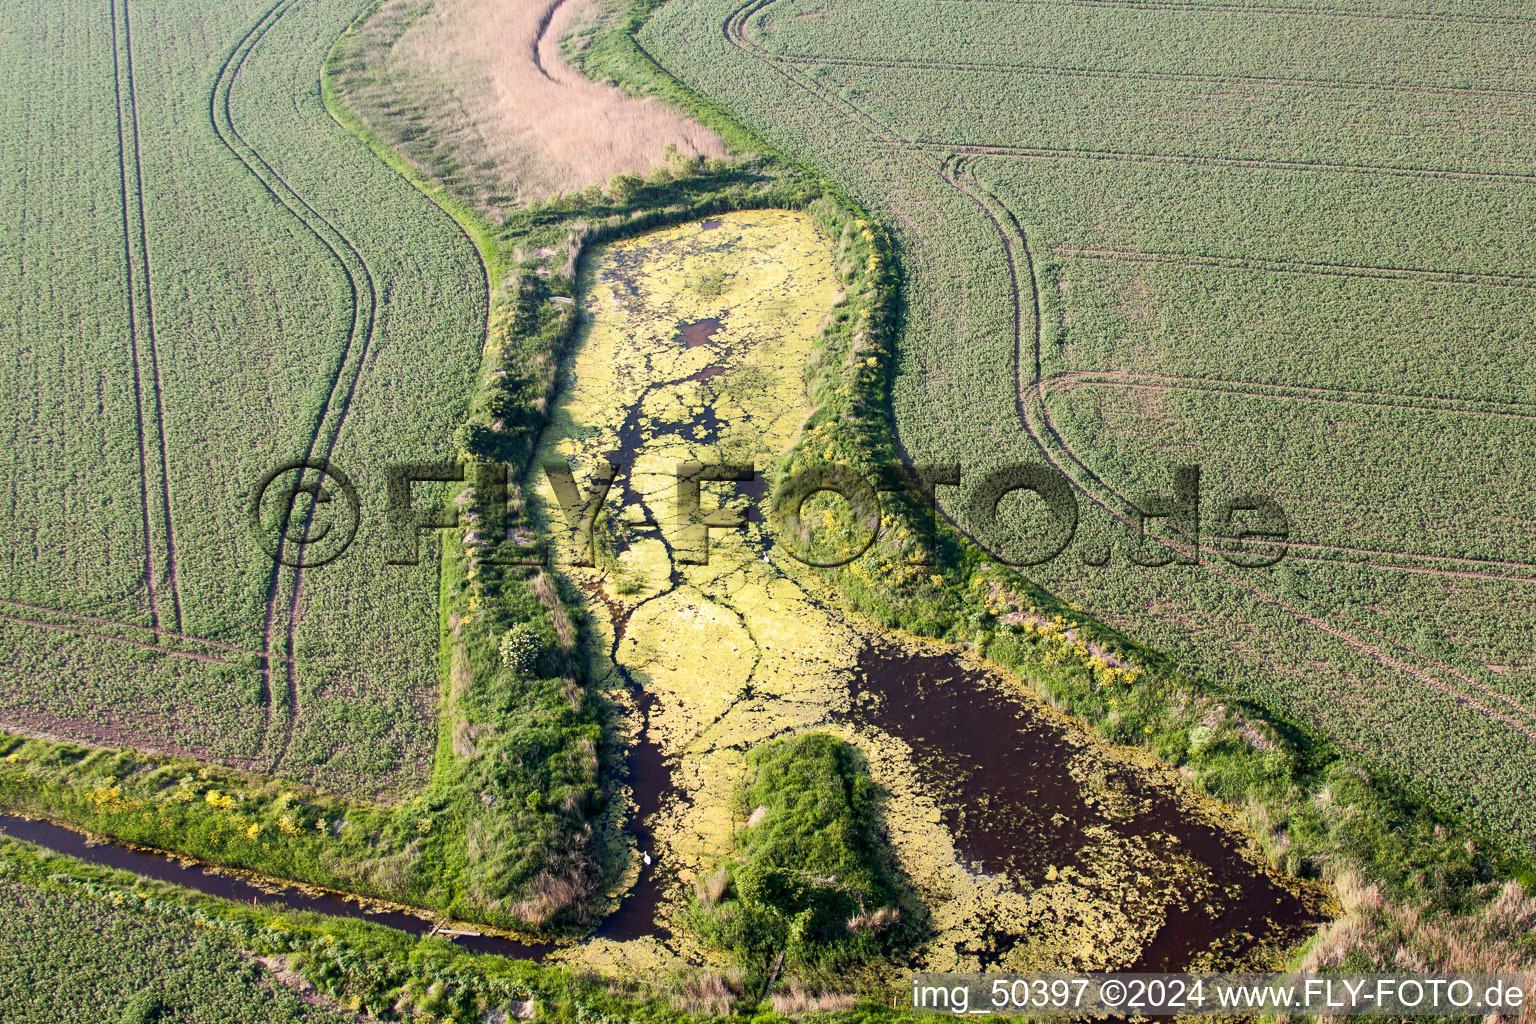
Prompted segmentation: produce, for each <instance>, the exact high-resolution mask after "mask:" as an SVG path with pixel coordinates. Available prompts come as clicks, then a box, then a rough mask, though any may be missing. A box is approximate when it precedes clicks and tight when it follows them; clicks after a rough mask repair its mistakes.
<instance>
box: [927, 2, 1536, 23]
mask: <svg viewBox="0 0 1536 1024" xmlns="http://www.w3.org/2000/svg"><path fill="white" fill-rule="evenodd" d="M942 2H948V3H976V2H978V0H942ZM981 2H991V3H1002V4H1016V5H1018V6H1021V7H1024V6H1029V7H1035V6H1039V7H1085V8H1102V9H1104V10H1116V11H1154V12H1163V11H1178V12H1185V11H1187V12H1190V13H1194V14H1203V13H1206V12H1209V13H1211V14H1284V15H1295V16H1300V17H1306V18H1350V19H1360V20H1364V21H1423V22H1430V23H1434V24H1446V25H1529V24H1531V23H1532V21H1536V19H1532V18H1519V17H1514V16H1509V15H1505V16H1500V15H1493V14H1433V13H1431V12H1428V11H1371V10H1364V9H1354V10H1351V9H1349V8H1345V7H1297V6H1292V5H1286V4H1239V3H1220V2H1217V3H1182V2H1180V0H1145V2H1143V0H981Z"/></svg>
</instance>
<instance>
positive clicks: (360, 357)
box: [209, 0, 378, 774]
mask: <svg viewBox="0 0 1536 1024" xmlns="http://www.w3.org/2000/svg"><path fill="white" fill-rule="evenodd" d="M299 2H300V0H277V2H276V3H275V4H273V5H272V6H271V7H269V8H268V9H267V11H266V12H265V13H264V14H263V15H262V16H261V17H260V18H259V19H258V20H257V21H256V23H255V24H254V25H252V26H251V28H250V29H249V30H248V31H247V32H246V34H245V35H244V36H242V37H241V38H240V40H239V41H238V42H236V43H235V45H234V47H233V48H232V49H231V50H230V52H229V54H228V55H227V56H226V57H225V59H224V63H223V64H222V65H221V66H220V68H219V73H218V75H217V77H216V79H215V82H214V87H213V91H212V93H211V94H210V95H209V119H210V120H211V121H212V124H213V129H214V131H215V133H216V134H217V135H218V137H219V140H220V141H221V142H223V143H224V145H225V147H226V148H227V149H229V151H230V152H231V153H232V154H234V156H235V158H236V159H237V160H239V161H240V163H241V164H243V165H244V166H245V168H246V170H248V171H249V172H250V174H251V176H252V177H254V178H255V179H256V180H257V182H258V183H260V184H261V186H262V187H263V188H264V189H265V190H266V191H267V193H268V194H269V195H270V196H271V197H272V199H273V200H274V201H275V202H276V203H278V204H279V205H280V206H282V207H284V208H285V209H286V210H287V211H288V212H289V214H291V215H292V216H293V218H294V219H295V220H297V221H298V222H299V223H300V224H302V225H304V227H305V228H307V229H308V230H309V232H310V233H311V234H313V235H314V236H315V238H316V239H317V240H319V242H320V244H321V245H323V246H324V247H325V248H326V250H328V251H329V252H330V254H331V256H332V257H333V258H334V259H335V261H336V263H337V265H338V267H340V269H341V272H342V275H343V277H344V278H345V279H346V282H347V287H348V290H349V292H350V298H351V323H350V325H349V326H348V328H347V331H346V340H345V342H344V343H343V345H342V347H341V350H340V352H339V355H338V358H337V361H336V369H335V371H334V372H333V373H332V374H331V378H330V382H329V386H328V390H327V393H326V397H325V401H324V402H323V403H322V404H321V406H320V409H319V411H318V414H317V415H316V418H315V426H314V430H313V431H312V432H311V434H310V438H309V441H308V443H307V445H306V447H305V449H304V452H303V458H304V459H311V458H315V457H316V455H317V452H318V453H319V457H320V458H322V459H325V460H327V461H328V460H329V459H330V456H331V455H332V453H333V452H334V451H335V448H336V444H337V442H338V440H339V439H340V437H341V428H342V425H343V423H344V421H345V419H346V415H347V411H348V409H349V408H350V406H351V402H352V398H353V396H354V395H355V394H356V391H357V383H358V380H359V378H360V377H361V376H362V370H363V366H364V364H365V362H366V359H367V355H368V348H369V345H370V343H371V342H372V339H373V331H374V318H375V314H376V311H377V305H378V292H377V287H376V285H375V282H374V279H373V275H372V273H371V272H370V271H369V269H368V264H367V261H366V260H364V259H363V256H362V253H361V252H359V251H358V249H357V247H356V246H355V245H354V244H353V243H352V241H351V239H349V238H348V237H347V236H346V235H345V234H344V233H342V232H341V230H340V229H338V228H337V227H336V226H335V225H334V224H332V223H331V222H330V221H329V220H328V219H326V217H325V216H323V215H322V214H321V213H320V212H319V211H317V210H316V209H315V208H314V207H313V206H311V205H310V204H309V203H308V202H307V201H306V200H305V199H304V197H303V196H301V195H300V194H299V193H298V192H297V191H296V190H295V189H294V188H293V187H292V186H291V185H290V184H289V183H288V181H287V180H286V179H285V178H283V176H282V175H281V174H279V173H278V172H277V170H276V169H274V168H273V167H272V165H271V164H269V163H268V162H267V161H266V159H265V158H264V157H262V155H261V153H260V151H258V150H257V149H256V148H255V147H254V146H252V145H251V144H250V143H249V142H247V141H246V139H245V137H244V136H243V135H242V134H241V133H240V130H239V129H238V128H237V127H236V125H235V121H234V116H233V112H232V110H231V103H230V95H231V93H232V91H233V89H234V83H235V80H236V79H237V78H238V76H239V74H240V71H241V69H242V68H243V67H244V66H245V61H246V59H247V58H248V57H249V56H250V55H251V53H252V52H253V51H254V50H255V49H256V47H257V45H258V44H259V43H260V42H261V40H262V39H263V38H264V37H265V36H266V34H267V32H268V31H270V30H271V28H272V26H273V25H275V24H277V22H278V21H279V20H280V19H281V18H282V17H283V15H285V14H286V13H288V11H290V10H291V9H292V8H293V7H294V6H295V5H296V4H297V3H299ZM349 363H350V364H353V367H352V370H351V372H350V374H348V372H347V368H348V364H349ZM343 377H346V378H347V379H346V382H345V384H343ZM338 391H339V392H341V396H340V401H339V402H338V401H337V394H338ZM333 414H334V415H333ZM328 420H333V423H332V424H331V427H330V430H329V432H328V436H327V437H326V438H325V440H324V441H322V439H321V436H322V434H327V430H326V426H327V421H328ZM303 479H304V473H303V472H300V474H299V479H298V481H296V482H295V492H294V493H297V487H298V485H299V484H302V482H303ZM314 504H315V503H314V502H311V503H310V504H309V506H308V509H307V511H306V512H305V514H304V517H303V521H302V523H301V528H300V530H299V533H298V535H299V536H300V537H305V536H307V534H308V530H309V526H310V523H311V521H312V518H313V515H314ZM291 512H292V501H289V502H288V503H287V511H285V513H284V528H283V529H282V530H281V531H280V533H279V537H278V541H277V550H276V552H275V554H274V557H273V565H272V572H271V575H270V577H269V578H268V583H267V597H266V612H265V615H264V617H263V622H262V658H263V662H262V670H261V671H262V679H263V688H264V690H265V693H266V698H267V709H268V714H267V724H266V729H265V736H264V737H263V740H262V743H263V745H264V746H267V747H269V748H270V752H271V754H272V760H271V771H272V772H273V773H274V774H275V773H276V771H277V768H278V766H279V765H280V764H281V763H282V761H283V760H284V758H285V757H286V756H287V753H288V746H289V744H290V743H291V742H292V739H293V732H294V726H295V723H296V720H297V718H298V676H297V669H296V664H295V655H296V649H297V633H298V623H299V597H300V594H301V592H302V586H303V575H304V570H303V568H302V567H298V566H295V567H291V571H290V573H288V574H286V575H288V576H289V579H290V584H289V588H288V591H289V599H288V602H287V604H288V607H287V623H286V627H285V634H286V636H285V638H284V644H283V648H284V651H283V656H282V658H281V659H280V660H281V661H282V663H283V664H284V665H285V672H284V676H285V679H284V683H285V686H286V694H287V711H286V714H284V715H283V716H282V722H281V726H280V728H281V730H282V734H281V738H280V739H278V740H277V741H276V742H275V743H274V742H273V732H274V719H275V718H276V717H277V710H278V708H277V704H278V702H277V699H276V693H275V687H274V686H273V684H272V662H273V660H274V659H273V658H272V649H273V646H274V645H273V633H274V631H275V629H276V619H277V614H278V608H279V604H280V600H279V599H280V597H281V594H282V582H283V578H284V576H285V574H284V572H283V569H284V566H283V565H282V564H281V559H282V558H283V557H284V553H285V551H286V549H287V545H288V544H289V539H288V536H287V535H288V533H289V530H288V526H289V523H288V522H287V517H288V516H289V515H290V514H291ZM303 546H304V545H303V541H300V542H298V552H299V555H298V558H297V559H295V560H301V559H302V556H303Z"/></svg>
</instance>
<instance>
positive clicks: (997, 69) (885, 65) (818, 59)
mask: <svg viewBox="0 0 1536 1024" xmlns="http://www.w3.org/2000/svg"><path fill="white" fill-rule="evenodd" d="M747 45H748V46H750V47H753V48H754V49H755V50H760V52H761V54H763V55H764V56H762V57H761V58H760V59H763V60H772V61H781V62H784V63H788V64H804V65H824V66H827V67H853V68H874V69H876V70H881V71H902V70H909V69H910V70H913V71H968V72H969V71H974V72H978V73H983V74H1002V75H1035V76H1039V77H1045V78H1097V79H1107V80H1111V81H1122V80H1123V81H1129V82H1179V83H1188V84H1194V85H1216V86H1221V85H1230V86H1240V87H1243V88H1250V89H1251V88H1261V89H1263V88H1281V89H1338V90H1344V91H1350V90H1355V91H1358V90H1362V89H1372V90H1376V91H1378V92H1390V93H1413V94H1415V95H1423V96H1474V97H1476V96H1517V97H1521V98H1526V99H1529V98H1530V97H1533V96H1536V89H1521V88H1516V87H1512V86H1494V85H1424V84H1416V85H1414V84H1408V83H1403V82H1372V81H1367V80H1365V79H1345V78H1297V77H1294V76H1288V75H1207V74H1200V73H1198V72H1193V71H1134V70H1130V69H1120V68H1094V67H1072V66H1067V65H1055V64H1005V63H1002V62H1000V61H948V60H932V59H928V58H923V57H908V58H901V59H890V58H884V59H880V58H874V57H839V56H835V55H829V54H814V53H779V52H776V51H772V50H768V49H766V48H761V47H758V44H756V43H753V42H750V41H748V43H747Z"/></svg>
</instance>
